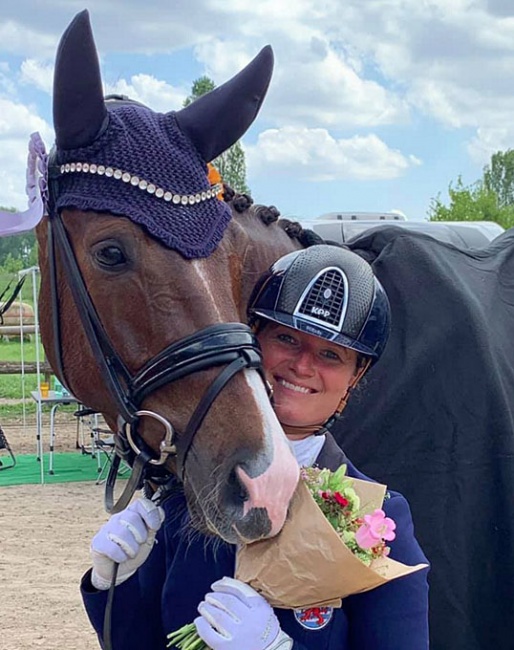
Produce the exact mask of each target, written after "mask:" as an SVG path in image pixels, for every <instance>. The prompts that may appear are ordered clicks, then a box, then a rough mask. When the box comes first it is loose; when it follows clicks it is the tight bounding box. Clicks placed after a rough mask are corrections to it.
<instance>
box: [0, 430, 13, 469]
mask: <svg viewBox="0 0 514 650" xmlns="http://www.w3.org/2000/svg"><path fill="white" fill-rule="evenodd" d="M2 449H5V451H6V452H7V453H8V454H9V456H10V460H9V461H8V462H9V464H8V465H6V464H5V462H4V461H3V460H1V459H0V470H3V469H11V468H12V467H14V466H15V465H16V457H15V455H14V453H13V450H12V449H11V445H10V444H9V442H8V440H7V438H6V435H5V433H4V431H3V429H2V427H1V426H0V451H2Z"/></svg>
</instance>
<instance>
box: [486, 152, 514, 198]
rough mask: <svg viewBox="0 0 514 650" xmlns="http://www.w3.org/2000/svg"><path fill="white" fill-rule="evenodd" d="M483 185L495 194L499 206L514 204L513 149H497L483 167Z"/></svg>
mask: <svg viewBox="0 0 514 650" xmlns="http://www.w3.org/2000/svg"><path fill="white" fill-rule="evenodd" d="M484 187H485V188H486V189H487V190H489V191H491V192H494V193H495V194H496V196H497V197H498V205H499V206H500V207H501V208H504V207H506V206H514V149H508V150H507V151H497V152H496V153H495V154H493V155H492V156H491V163H490V164H489V165H486V167H484Z"/></svg>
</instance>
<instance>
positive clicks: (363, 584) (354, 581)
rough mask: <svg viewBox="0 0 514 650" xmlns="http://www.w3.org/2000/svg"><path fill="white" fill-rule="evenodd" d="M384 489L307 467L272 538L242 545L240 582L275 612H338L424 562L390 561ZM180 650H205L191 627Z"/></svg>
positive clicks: (179, 637)
mask: <svg viewBox="0 0 514 650" xmlns="http://www.w3.org/2000/svg"><path fill="white" fill-rule="evenodd" d="M385 492H386V487H385V485H381V484H379V483H371V482H369V481H361V480H359V479H354V478H350V477H348V476H347V475H346V465H342V466H341V467H340V468H339V469H338V470H337V471H335V472H331V471H330V470H328V469H318V468H315V467H311V468H302V470H301V480H300V482H299V484H298V488H297V490H296V493H295V495H294V498H293V500H292V503H291V509H290V516H289V517H288V520H287V521H286V523H285V524H284V527H283V528H282V530H281V531H280V533H279V534H278V535H277V536H276V537H273V538H270V539H265V540H262V541H259V542H253V543H252V544H247V545H244V546H242V547H241V548H240V549H239V550H238V553H237V559H236V571H235V577H236V578H237V579H238V580H242V581H243V582H246V583H247V584H249V585H250V586H251V587H253V588H254V589H255V590H256V591H258V592H259V593H260V594H261V595H262V596H264V598H266V600H267V601H268V602H269V604H270V605H271V606H272V607H282V608H286V609H304V608H316V607H327V606H332V607H340V606H341V599H342V598H344V597H346V596H349V595H351V594H356V593H361V592H363V591H369V590H370V589H374V588H375V587H378V586H379V585H381V584H384V583H385V582H389V581H390V580H394V579H395V578H399V577H401V576H404V575H408V574H409V573H413V572H414V571H418V570H420V569H422V568H424V567H426V566H427V565H426V564H418V565H416V566H407V565H404V564H402V563H400V562H396V561H395V560H392V559H390V558H389V557H388V556H389V547H388V546H387V542H389V541H392V540H393V539H394V538H395V532H394V531H395V528H396V524H395V522H394V521H393V520H392V519H390V518H389V517H386V515H385V513H384V511H383V510H382V505H383V501H384V497H385ZM168 638H169V640H170V646H171V645H176V647H177V648H180V649H181V650H208V648H207V646H206V645H205V644H204V643H203V641H202V640H201V639H199V637H198V636H197V634H196V630H195V627H194V624H190V625H186V626H184V627H183V628H181V629H180V630H177V631H176V632H174V633H172V634H171V635H169V636H168Z"/></svg>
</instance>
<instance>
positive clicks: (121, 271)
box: [37, 11, 299, 543]
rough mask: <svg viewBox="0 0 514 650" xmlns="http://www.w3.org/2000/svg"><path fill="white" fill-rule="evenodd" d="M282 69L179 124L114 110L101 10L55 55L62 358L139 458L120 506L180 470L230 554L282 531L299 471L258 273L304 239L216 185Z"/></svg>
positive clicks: (245, 74) (177, 117)
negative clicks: (273, 391) (264, 350)
mask: <svg viewBox="0 0 514 650" xmlns="http://www.w3.org/2000/svg"><path fill="white" fill-rule="evenodd" d="M271 69H272V54H271V49H270V48H265V49H264V50H263V51H262V52H261V53H260V55H258V57H256V59H254V61H253V62H251V63H250V64H249V65H248V66H247V68H245V69H244V70H243V71H242V72H241V73H239V74H238V75H236V77H234V78H233V79H232V80H231V81H229V82H227V83H226V84H224V85H223V86H220V87H218V88H217V89H216V90H215V91H213V92H212V93H210V94H209V95H207V96H204V97H202V98H201V99H199V100H197V101H196V102H194V104H191V105H190V106H189V107H187V108H185V109H182V110H181V111H179V112H174V113H169V114H166V115H163V114H157V113H154V112H153V111H151V110H150V109H148V108H147V107H143V106H141V105H139V104H136V103H135V102H131V101H129V100H127V99H126V98H114V99H112V100H109V101H104V97H103V94H102V84H101V78H100V71H99V65H98V58H97V54H96V48H95V45H94V40H93V36H92V32H91V27H90V23H89V16H88V13H87V11H85V12H82V13H80V14H78V15H77V16H76V18H75V19H74V21H73V22H72V23H71V25H70V26H69V27H68V29H67V30H66V32H65V34H64V35H63V37H62V39H61V43H60V46H59V50H58V55H57V60H56V66H55V80H54V125H55V131H56V146H55V147H54V150H53V151H52V152H51V154H50V157H49V159H48V160H47V163H46V164H47V166H48V170H49V180H48V197H47V205H48V216H45V218H44V219H43V220H42V221H41V223H40V224H39V226H38V228H37V239H38V244H39V251H40V269H41V289H40V305H39V308H40V314H41V323H40V326H41V334H42V340H43V344H44V347H45V350H46V353H47V356H48V359H49V361H50V364H51V365H52V368H53V369H54V371H55V373H56V375H57V376H58V377H59V379H60V380H61V381H62V382H63V384H65V385H66V386H67V387H68V389H69V390H70V391H71V392H72V393H73V394H74V395H75V396H76V397H77V398H78V399H79V400H80V401H81V402H82V403H83V404H85V405H87V406H88V407H89V408H91V409H94V410H95V411H98V412H100V413H102V414H103V416H104V418H105V420H106V422H107V423H108V425H109V427H110V428H111V429H112V430H113V432H114V433H115V434H116V436H117V437H118V442H119V443H120V441H122V444H120V445H119V452H120V453H125V454H128V457H129V458H130V459H131V463H132V464H133V475H132V478H131V479H130V480H129V484H128V486H129V487H128V488H127V490H126V491H125V495H124V497H123V498H122V499H121V500H120V501H119V502H118V504H116V506H115V509H118V510H119V509H121V507H123V506H124V505H125V504H126V503H128V500H129V499H130V497H131V495H132V493H133V491H134V490H135V489H136V488H137V487H140V485H141V481H142V479H143V478H147V479H148V478H150V479H153V480H155V481H156V482H159V480H164V478H165V477H166V476H168V474H169V473H170V472H171V473H175V474H178V475H179V478H181V479H182V480H183V483H184V489H185V492H186V497H187V500H188V505H189V509H190V512H191V514H192V516H193V518H194V521H195V524H196V527H197V528H199V529H200V530H202V531H203V532H210V533H213V534H215V535H218V536H219V537H221V538H223V539H224V540H226V541H227V542H232V543H234V542H238V541H243V540H244V541H252V540H256V539H260V538H263V537H266V536H271V535H275V534H276V533H278V532H279V530H280V529H281V527H282V525H283V523H284V521H285V518H286V515H287V511H288V505H289V502H290V499H291V496H292V494H293V492H294V489H295V487H296V483H297V481H298V476H299V468H298V465H297V463H296V461H295V459H294V457H293V454H292V452H291V450H290V448H289V445H288V444H287V441H286V438H285V435H284V433H283V432H282V429H281V427H280V424H279V422H278V420H277V418H276V416H275V414H274V412H273V409H272V408H271V405H270V401H269V399H268V395H267V391H266V386H265V382H264V381H263V380H262V376H260V374H261V372H260V352H259V349H258V346H257V344H256V340H255V339H254V336H253V333H252V332H251V330H250V329H249V328H248V327H247V326H246V325H244V324H243V323H244V322H245V321H246V303H247V301H248V298H249V294H250V292H251V290H252V288H253V285H254V283H255V282H256V280H257V278H258V276H259V275H260V274H261V272H262V271H264V270H265V268H267V267H268V266H269V265H270V264H271V263H272V262H273V261H275V260H276V259H277V258H278V257H279V256H281V255H282V254H284V253H286V252H289V251H291V250H294V248H297V247H299V244H298V243H297V242H295V241H294V240H293V239H291V237H289V236H288V234H287V233H286V232H285V231H284V230H283V229H282V228H280V227H279V226H278V225H276V224H274V225H265V224H264V223H263V222H262V221H261V219H260V218H259V216H258V214H257V213H258V209H257V208H255V207H254V206H247V207H248V209H245V210H243V211H242V212H238V211H237V210H236V209H235V208H234V201H231V202H227V201H223V200H222V199H220V198H219V193H220V188H219V187H215V188H211V187H210V186H209V183H208V180H207V173H206V162H207V161H208V160H211V159H213V158H214V157H215V156H216V155H218V153H220V152H221V151H222V150H224V149H226V148H227V147H228V146H230V145H231V144H232V143H233V142H235V141H236V140H237V139H239V137H240V136H241V134H242V133H243V132H244V131H245V130H246V128H248V126H249V124H250V123H251V121H252V120H253V119H254V117H255V116H256V114H257V111H258V109H259V108H260V104H261V102H262V99H263V97H264V94H265V92H266V89H267V86H268V83H269V79H270V76H271ZM235 101H237V104H234V102H235ZM146 149H148V152H147V151H146ZM43 157H44V156H43ZM170 170H171V171H170ZM166 175H167V176H166ZM170 188H172V190H170ZM225 198H228V197H225ZM236 204H237V201H236ZM239 207H240V208H241V205H239ZM202 210H203V212H202ZM209 220H211V221H209ZM206 223H207V226H209V228H210V230H208V232H206V231H205V227H206V226H205V224H206ZM184 224H185V225H184ZM209 224H210V225H209ZM202 229H204V230H202ZM163 477H164V478H163Z"/></svg>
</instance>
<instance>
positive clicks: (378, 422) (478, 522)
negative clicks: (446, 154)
mask: <svg viewBox="0 0 514 650" xmlns="http://www.w3.org/2000/svg"><path fill="white" fill-rule="evenodd" d="M350 248H351V249H352V250H354V251H355V252H357V253H359V254H360V255H362V256H363V257H365V258H366V259H367V260H368V261H370V262H371V263H372V265H373V267H374V269H375V272H376V274H377V276H378V277H379V278H380V280H381V281H382V283H383V284H384V286H385V288H386V290H387V293H388V295H389V297H390V301H391V306H392V314H393V327H392V334H391V338H390V340H389V343H388V345H387V348H386V351H385V354H384V357H383V358H382V360H381V361H380V363H379V364H377V366H376V367H375V368H373V369H372V370H371V371H370V372H369V374H368V377H367V382H366V385H365V386H364V388H363V389H358V390H357V391H356V394H355V395H354V396H353V397H352V399H351V400H350V403H349V406H348V407H347V410H346V411H345V413H344V416H343V418H342V419H341V421H340V422H339V423H338V424H337V425H336V427H335V428H334V434H335V436H336V438H337V440H338V441H339V442H340V444H341V445H342V446H343V448H344V450H345V451H346V453H347V454H348V456H349V457H350V458H351V459H352V461H353V462H354V463H355V464H356V465H357V466H358V467H359V468H360V469H361V470H362V471H364V472H365V473H367V474H368V475H369V476H371V477H373V478H375V479H377V480H379V481H382V482H384V483H387V484H388V485H389V486H390V487H391V489H395V490H399V491H400V492H402V493H403V494H404V495H405V496H406V497H407V499H408V500H409V502H410V505H411V509H412V512H413V517H414V522H415V527H416V534H417V537H418V539H419V541H420V543H421V545H422V547H423V549H424V551H425V553H426V555H427V556H428V558H429V559H430V561H431V565H432V568H431V572H430V576H429V578H430V590H431V591H430V599H431V605H430V608H431V609H430V625H431V650H491V649H501V650H509V649H513V648H514V535H513V532H514V229H511V230H510V231H507V232H505V233H504V234H503V235H501V236H500V237H498V238H497V239H495V240H494V241H493V242H492V243H491V244H490V246H489V247H487V248H485V249H480V250H472V251H469V250H468V251H462V250H459V249H457V248H455V247H453V246H451V245H448V244H444V243H441V242H438V241H436V240H435V239H432V238H431V237H428V236H426V235H418V234H415V233H407V232H405V231H402V230H401V229H399V228H394V227H386V228H381V229H378V230H375V231H374V232H370V233H368V234H366V235H363V236H361V237H359V238H358V239H356V240H354V241H353V242H352V243H351V244H350Z"/></svg>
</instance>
